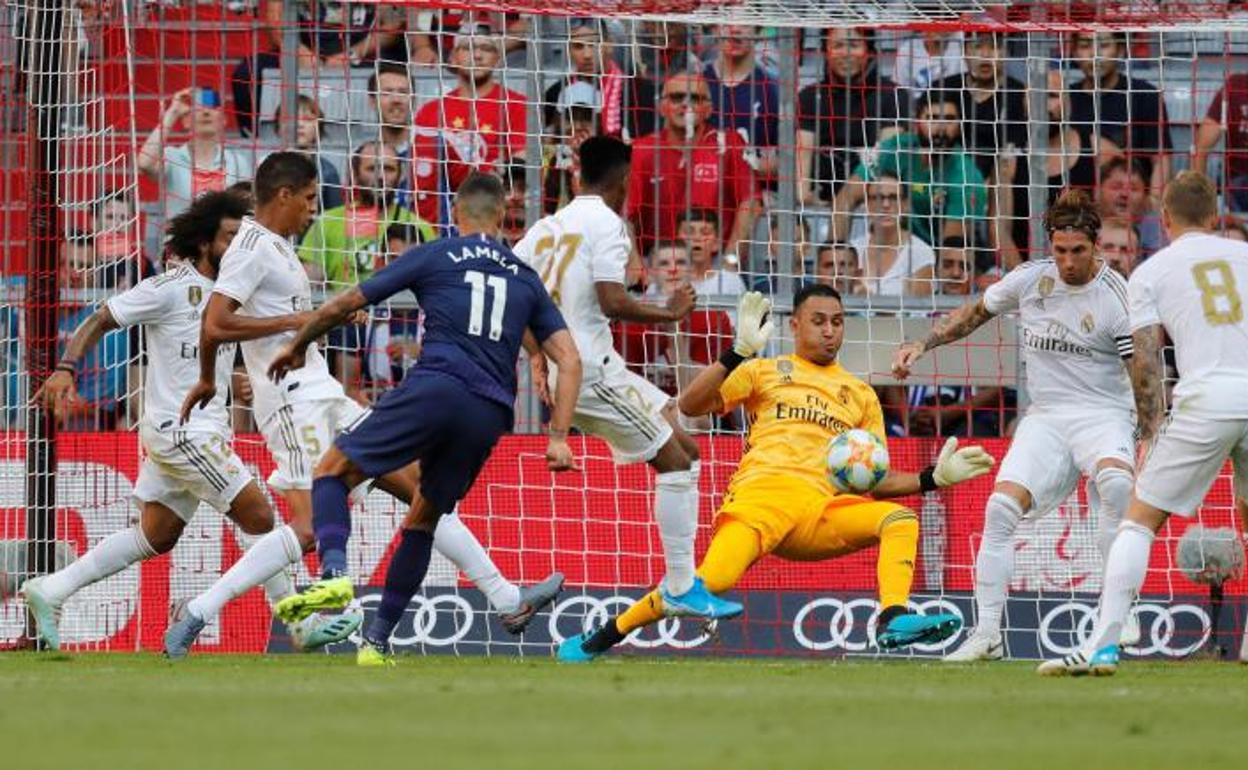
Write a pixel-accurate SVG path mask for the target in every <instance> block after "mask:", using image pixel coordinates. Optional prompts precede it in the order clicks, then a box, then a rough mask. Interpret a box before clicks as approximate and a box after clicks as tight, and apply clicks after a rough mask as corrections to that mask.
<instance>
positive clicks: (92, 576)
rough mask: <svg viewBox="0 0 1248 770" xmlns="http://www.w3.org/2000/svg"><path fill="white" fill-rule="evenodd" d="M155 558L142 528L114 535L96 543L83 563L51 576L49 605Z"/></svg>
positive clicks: (46, 580)
mask: <svg viewBox="0 0 1248 770" xmlns="http://www.w3.org/2000/svg"><path fill="white" fill-rule="evenodd" d="M155 555H156V549H154V548H152V546H151V544H150V543H148V542H147V537H145V536H144V535H143V529H142V527H140V526H139V525H138V524H136V525H134V526H133V527H130V528H129V529H123V530H122V531H120V532H114V533H113V534H111V535H109V536H108V537H106V538H104V539H103V540H101V541H100V542H98V543H96V544H95V547H94V548H92V549H91V550H89V551H87V552H86V553H84V554H83V555H82V558H81V559H79V560H77V561H75V562H72V563H71V564H69V565H68V566H66V567H65V569H63V570H60V571H59V572H54V573H52V574H51V575H48V576H47V577H46V578H44V579H43V584H42V588H43V591H44V593H45V595H46V596H47V597H48V600H49V601H51V602H53V603H54V604H61V603H62V602H64V601H65V600H66V599H68V598H69V597H70V596H72V595H73V594H74V593H75V592H76V591H79V590H81V589H83V588H85V587H86V586H89V585H91V584H92V583H95V582H97V581H100V580H103V579H104V578H106V577H108V576H109V575H114V574H116V573H118V572H121V571H122V570H123V569H125V568H126V567H129V566H130V565H131V564H134V563H136V562H140V561H143V560H144V559H150V558H152V557H153V556H155Z"/></svg>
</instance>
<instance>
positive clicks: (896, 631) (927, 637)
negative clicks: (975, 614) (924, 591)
mask: <svg viewBox="0 0 1248 770" xmlns="http://www.w3.org/2000/svg"><path fill="white" fill-rule="evenodd" d="M960 628H962V618H959V617H958V616H957V615H953V614H951V613H948V612H939V613H935V614H932V615H919V614H916V613H913V612H907V613H905V614H904V615H898V616H896V617H894V618H893V619H892V620H890V621H889V622H888V627H887V628H885V629H884V630H883V631H878V632H876V635H875V643H876V644H877V645H879V648H880V649H881V650H896V649H898V648H901V647H908V646H910V645H912V644H922V643H925V642H939V641H943V640H945V639H948V638H949V637H951V636H953V635H954V634H956V633H957V632H958V629H960Z"/></svg>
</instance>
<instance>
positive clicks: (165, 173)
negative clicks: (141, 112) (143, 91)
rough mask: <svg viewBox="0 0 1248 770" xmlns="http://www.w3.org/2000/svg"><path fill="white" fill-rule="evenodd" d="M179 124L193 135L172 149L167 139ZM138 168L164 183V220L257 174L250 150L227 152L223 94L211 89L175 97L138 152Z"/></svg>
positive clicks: (198, 89)
mask: <svg viewBox="0 0 1248 770" xmlns="http://www.w3.org/2000/svg"><path fill="white" fill-rule="evenodd" d="M179 124H180V125H181V127H182V128H183V129H185V130H188V131H190V132H191V138H190V141H188V142H187V143H185V144H180V145H177V146H171V145H170V144H169V134H170V132H172V131H173V130H174V128H175V127H176V126H178V125H179ZM136 165H137V166H138V169H139V171H140V172H141V173H143V174H144V175H146V176H147V177H149V178H150V179H152V180H154V181H156V182H159V183H162V193H163V196H164V202H165V215H166V216H170V217H171V216H174V215H176V214H178V213H181V212H182V211H183V210H184V209H185V208H186V207H187V206H189V205H190V204H191V201H192V200H194V199H195V197H196V196H198V195H200V194H201V193H205V192H211V191H214V190H224V189H225V188H227V187H229V186H230V185H232V184H234V183H236V182H241V181H243V180H245V179H251V177H252V174H253V172H254V168H255V167H254V165H253V159H252V153H251V151H250V150H244V149H241V148H237V147H226V146H225V109H224V108H223V107H222V105H221V94H219V93H217V91H216V90H215V89H212V88H184V89H182V90H181V91H178V92H177V93H176V94H174V95H173V99H171V100H170V102H169V104H168V106H166V107H165V111H164V114H163V115H162V116H161V120H160V123H159V124H158V125H157V126H156V128H154V129H152V133H150V134H148V136H147V140H146V141H144V142H143V147H142V148H140V149H139V155H138V159H137V161H136Z"/></svg>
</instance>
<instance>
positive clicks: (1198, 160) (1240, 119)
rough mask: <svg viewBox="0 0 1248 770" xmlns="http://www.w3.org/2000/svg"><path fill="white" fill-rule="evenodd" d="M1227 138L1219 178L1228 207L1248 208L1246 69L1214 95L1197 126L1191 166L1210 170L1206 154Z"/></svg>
mask: <svg viewBox="0 0 1248 770" xmlns="http://www.w3.org/2000/svg"><path fill="white" fill-rule="evenodd" d="M1223 138H1225V139H1226V144H1225V146H1224V148H1223V150H1222V173H1221V174H1219V175H1218V181H1219V184H1220V187H1221V188H1222V195H1223V197H1224V198H1225V199H1226V205H1227V207H1228V208H1230V210H1231V211H1239V212H1244V211H1248V73H1242V72H1240V73H1236V74H1234V75H1231V76H1230V77H1228V78H1227V79H1226V83H1224V84H1223V85H1222V88H1221V89H1220V90H1219V91H1218V93H1217V95H1215V96H1214V97H1213V102H1212V103H1210V105H1209V111H1208V112H1206V113H1205V119H1204V120H1202V121H1201V122H1200V127H1199V128H1198V129H1196V154H1195V156H1194V157H1193V158H1192V168H1194V169H1196V170H1197V171H1199V172H1200V173H1202V174H1207V173H1209V154H1210V153H1211V152H1212V151H1213V148H1214V147H1215V146H1216V145H1217V143H1218V142H1219V141H1220V140H1222V139H1223Z"/></svg>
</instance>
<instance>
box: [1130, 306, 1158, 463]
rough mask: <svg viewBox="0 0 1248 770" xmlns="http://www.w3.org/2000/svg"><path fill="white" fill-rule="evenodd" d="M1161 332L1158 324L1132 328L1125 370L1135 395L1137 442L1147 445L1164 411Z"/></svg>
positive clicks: (1154, 433) (1153, 435) (1155, 431)
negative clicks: (1137, 427)
mask: <svg viewBox="0 0 1248 770" xmlns="http://www.w3.org/2000/svg"><path fill="white" fill-rule="evenodd" d="M1162 342H1163V334H1162V329H1161V325H1160V324H1153V325H1151V326H1144V327H1141V328H1139V329H1136V330H1135V332H1134V333H1133V334H1132V335H1131V350H1132V353H1131V359H1130V361H1129V362H1128V364H1127V373H1128V374H1129V375H1130V376H1131V390H1132V392H1133V393H1134V394H1135V419H1136V423H1137V424H1138V425H1139V426H1140V443H1141V444H1144V445H1147V444H1149V443H1150V442H1151V441H1152V440H1153V438H1154V437H1155V436H1156V435H1157V430H1158V428H1159V427H1160V426H1161V419H1162V417H1163V416H1164V415H1165V413H1166V405H1165V400H1164V398H1163V397H1162V387H1163V386H1164V380H1165V377H1164V374H1163V372H1162V370H1161V346H1162Z"/></svg>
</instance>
